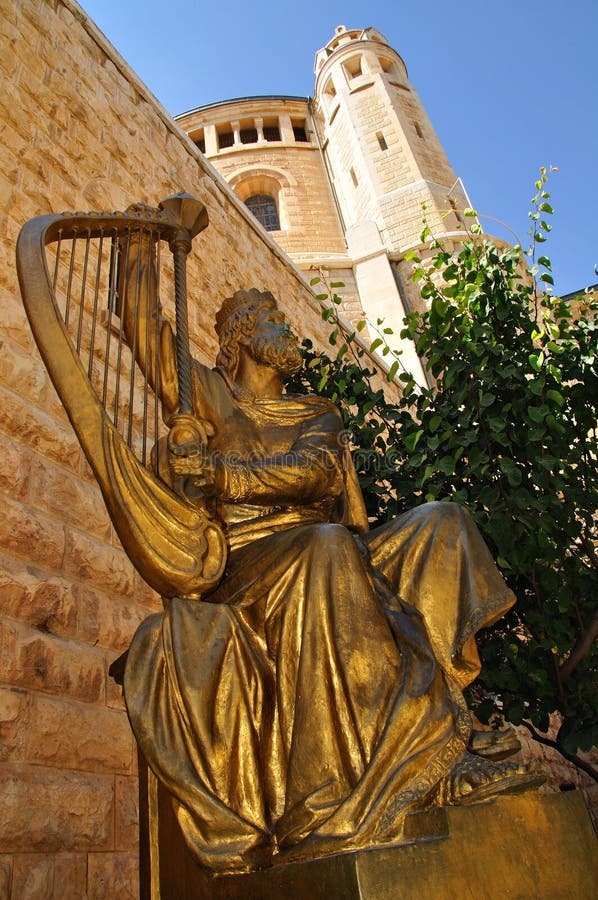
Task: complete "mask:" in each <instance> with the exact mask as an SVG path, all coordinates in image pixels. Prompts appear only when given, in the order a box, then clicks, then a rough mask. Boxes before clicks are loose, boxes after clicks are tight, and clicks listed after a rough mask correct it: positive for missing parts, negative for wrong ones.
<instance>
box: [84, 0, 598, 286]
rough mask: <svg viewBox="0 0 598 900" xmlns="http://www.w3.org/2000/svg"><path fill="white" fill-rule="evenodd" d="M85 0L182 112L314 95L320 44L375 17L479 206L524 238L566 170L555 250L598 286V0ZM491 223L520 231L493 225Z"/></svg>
mask: <svg viewBox="0 0 598 900" xmlns="http://www.w3.org/2000/svg"><path fill="white" fill-rule="evenodd" d="M82 6H83V8H84V9H85V11H86V12H87V13H88V14H89V15H90V17H91V18H92V19H93V20H94V21H95V23H96V24H97V25H98V26H99V28H100V29H101V30H102V31H103V32H104V34H105V35H106V36H107V37H108V39H109V40H110V41H111V42H112V43H113V44H114V46H115V47H116V49H117V50H118V51H119V52H120V53H121V55H122V56H123V57H124V58H125V59H126V60H127V62H128V63H129V65H130V66H131V67H132V68H133V69H134V70H135V71H136V72H137V74H138V75H139V76H140V77H141V78H142V79H143V81H144V82H145V83H146V84H147V86H148V87H149V88H150V90H151V91H152V92H153V93H154V94H155V96H156V97H157V98H158V100H160V102H161V103H162V104H163V105H164V106H165V107H166V109H167V110H168V111H169V112H170V113H172V114H173V115H175V114H177V113H180V112H184V111H186V110H189V109H192V108H194V107H196V106H202V105H203V104H206V103H211V102H213V101H216V100H225V99H230V98H233V97H243V96H251V95H259V94H293V95H298V96H309V95H311V94H313V87H314V75H313V61H314V56H315V53H316V51H317V50H318V49H319V48H320V47H322V46H323V45H324V44H325V43H326V42H327V41H328V40H329V39H330V38H331V37H332V34H333V32H334V28H335V26H336V25H338V24H341V23H342V24H344V25H346V26H347V27H348V28H361V27H367V26H369V25H372V26H374V27H375V28H377V29H378V30H379V31H381V32H382V33H383V34H384V35H386V37H387V38H388V40H389V42H390V44H391V45H392V46H393V47H394V48H395V50H397V51H398V53H400V54H401V56H402V57H403V60H404V61H405V63H406V65H407V70H408V73H409V77H410V80H411V82H412V84H413V85H414V87H415V89H416V90H417V91H418V93H419V95H420V97H421V99H422V101H423V103H424V105H425V107H426V110H427V112H428V115H429V116H430V119H431V120H432V124H433V125H434V127H435V129H436V131H437V133H438V135H439V137H440V140H441V141H442V143H443V145H444V148H445V150H446V152H447V155H448V157H449V160H450V161H451V163H452V165H453V168H454V170H455V172H456V174H457V175H459V176H460V177H461V178H462V179H463V182H464V184H465V187H466V189H467V191H468V193H469V196H470V198H471V201H472V204H473V205H474V207H475V208H476V209H477V210H478V212H479V213H481V214H484V215H488V216H492V217H493V218H495V219H499V220H501V221H502V222H505V223H506V224H507V225H508V226H509V228H510V229H512V230H513V231H514V232H515V233H517V234H518V235H519V237H520V240H521V242H522V243H523V245H524V246H527V242H528V238H527V230H528V227H529V224H530V223H529V219H528V218H527V211H528V209H529V204H530V200H531V197H532V196H533V193H534V188H533V182H534V180H535V178H536V176H537V172H538V169H539V167H540V166H541V165H546V166H550V165H552V166H558V168H559V171H558V172H556V173H554V174H553V175H552V176H551V178H550V184H549V190H550V191H551V193H552V198H553V206H554V209H555V216H554V217H553V220H552V224H553V231H552V235H551V238H550V241H549V242H548V243H547V244H545V245H543V248H542V249H543V252H545V253H546V255H548V256H549V257H550V258H551V259H552V262H553V268H554V274H555V281H556V289H557V291H558V292H560V293H568V292H570V291H574V290H578V289H583V288H584V287H585V286H586V285H588V284H593V283H596V282H598V275H597V274H596V272H595V268H594V267H595V266H596V265H597V264H598V173H597V171H596V169H597V165H598V50H597V44H598V2H596V0H569V2H564V0H544V2H543V3H541V2H534V3H530V2H529V0H527V2H526V0H502V2H496V3H488V2H484V0H476V2H474V0H453V2H452V3H449V2H446V0H444V2H440V0H428V2H427V3H416V4H414V3H409V4H407V3H400V2H398V0H394V2H390V0H370V2H369V3H368V4H365V3H362V2H361V3H359V2H356V0H344V2H338V0H319V2H318V0H295V2H288V0H279V2H278V3H266V2H260V0H252V2H251V3H249V2H247V0H245V2H243V0H225V2H222V3H218V2H212V3H206V2H205V0H196V2H192V0H187V2H185V0H169V2H168V3H165V2H163V0H161V2H157V0H83V2H82ZM416 9H418V10H419V12H416V11H415V10H416ZM486 227H487V230H488V231H490V232H491V233H495V234H498V235H499V236H501V237H505V238H507V239H511V238H512V235H510V233H509V232H508V231H505V230H504V229H502V228H501V227H500V226H499V225H496V224H495V223H494V222H491V221H488V222H486Z"/></svg>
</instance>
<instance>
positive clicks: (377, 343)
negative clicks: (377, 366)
mask: <svg viewBox="0 0 598 900" xmlns="http://www.w3.org/2000/svg"><path fill="white" fill-rule="evenodd" d="M383 343H384V341H383V340H382V338H374V340H373V341H372V343H371V344H370V353H373V352H374V350H377V349H378V347H381V346H382V344H383Z"/></svg>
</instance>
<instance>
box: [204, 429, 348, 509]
mask: <svg viewBox="0 0 598 900" xmlns="http://www.w3.org/2000/svg"><path fill="white" fill-rule="evenodd" d="M341 430H342V424H341V423H340V419H338V418H337V414H336V412H335V411H334V412H332V411H331V412H329V413H325V414H323V415H321V416H319V417H318V419H317V420H316V422H314V423H312V424H311V425H310V426H309V427H308V428H306V429H305V430H304V432H303V433H302V434H301V435H300V437H299V438H298V439H297V440H296V441H295V442H294V444H293V445H292V447H291V448H290V449H289V450H288V451H287V452H286V453H281V454H277V455H273V456H269V457H265V458H260V457H257V458H253V457H248V458H246V459H242V460H234V461H230V460H227V459H226V457H218V458H216V459H214V460H213V466H214V484H215V489H216V492H217V494H218V495H219V499H220V500H222V501H224V502H227V501H228V502H235V501H236V502H242V503H254V504H257V505H278V504H301V503H310V502H313V501H316V500H320V499H323V498H324V497H332V496H336V495H338V494H339V493H340V491H341V490H342V487H343V475H342V462H341V457H342V446H341V442H340V441H339V434H340V433H341Z"/></svg>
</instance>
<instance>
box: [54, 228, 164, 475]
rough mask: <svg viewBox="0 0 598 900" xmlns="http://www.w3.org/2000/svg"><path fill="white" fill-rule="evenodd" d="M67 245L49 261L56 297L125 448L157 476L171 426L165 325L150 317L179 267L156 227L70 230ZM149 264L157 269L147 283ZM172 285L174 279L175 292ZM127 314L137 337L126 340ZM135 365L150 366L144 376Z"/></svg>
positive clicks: (60, 243) (59, 243) (61, 243)
mask: <svg viewBox="0 0 598 900" xmlns="http://www.w3.org/2000/svg"><path fill="white" fill-rule="evenodd" d="M66 237H67V239H66V240H65V234H63V233H62V232H59V233H58V235H57V237H56V240H55V241H54V242H53V243H51V244H49V245H48V246H47V256H48V268H49V273H50V280H51V283H52V285H53V288H54V297H55V300H56V303H57V305H58V307H59V310H60V314H61V317H62V319H63V321H64V323H65V326H66V330H67V333H68V335H69V339H70V341H71V344H72V347H73V349H74V350H75V351H76V353H77V355H78V356H79V359H80V360H81V364H82V365H83V368H84V370H85V372H86V374H87V377H88V379H89V382H90V384H91V385H92V387H93V389H94V391H95V393H96V396H97V397H98V401H99V402H101V404H102V406H103V408H104V410H105V411H106V414H107V415H108V417H109V418H110V419H111V420H112V422H113V424H114V426H115V428H116V429H117V430H118V432H119V433H120V435H121V437H122V438H123V440H124V441H125V443H126V444H127V445H128V446H129V447H130V448H131V450H132V451H133V452H134V453H135V455H136V456H137V458H138V459H139V461H140V462H141V463H142V465H144V466H146V467H148V468H151V469H152V470H153V471H154V472H155V474H156V475H158V474H159V458H158V457H159V454H158V452H157V445H158V442H159V440H160V438H161V436H162V434H165V433H166V426H165V425H164V424H163V421H162V415H161V406H160V402H159V393H160V365H159V344H160V321H159V317H158V316H157V315H151V310H152V304H155V303H156V298H157V297H159V296H160V281H161V272H160V270H161V268H162V266H163V265H164V264H167V268H170V267H171V266H172V260H171V259H170V254H166V255H164V254H162V253H161V242H162V237H161V235H160V231H159V229H158V228H157V227H155V226H153V225H151V224H150V225H147V224H144V225H142V226H141V227H138V226H137V223H134V224H133V225H131V226H129V227H128V228H127V227H123V226H119V227H118V228H116V227H111V226H110V225H108V224H106V227H100V228H96V229H94V233H93V236H92V235H91V233H90V231H89V230H87V229H86V230H81V229H78V230H76V229H75V228H70V229H69V231H68V234H67V235H66ZM133 239H135V240H139V241H140V251H141V252H140V253H139V254H136V258H137V261H136V262H135V263H133V265H132V271H130V272H129V277H128V284H127V279H126V278H124V277H123V276H124V271H123V268H124V266H125V264H126V260H127V259H128V256H129V248H130V247H131V244H132V241H133ZM147 259H150V260H153V264H152V265H149V266H148V267H147V275H146V273H145V268H144V262H143V261H144V260H147ZM169 261H170V267H169V266H168V262H169ZM119 268H120V270H121V274H120V275H119ZM171 281H172V273H171V272H169V273H168V279H167V287H169V288H170V287H171V285H170V282H171ZM127 305H128V306H127ZM127 309H128V311H129V313H130V315H129V316H128V318H127V321H128V322H129V323H130V330H131V331H132V333H129V334H128V335H126V336H125V333H124V320H125V315H124V314H125V312H126V310H127ZM144 310H146V311H147V314H145V315H144V314H143V313H144ZM136 359H139V360H144V361H145V362H144V365H143V368H142V370H141V371H138V370H137V363H136ZM154 448H156V449H154Z"/></svg>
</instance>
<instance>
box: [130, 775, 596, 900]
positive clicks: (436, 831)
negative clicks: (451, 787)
mask: <svg viewBox="0 0 598 900" xmlns="http://www.w3.org/2000/svg"><path fill="white" fill-rule="evenodd" d="M148 796H149V809H148V812H149V813H150V815H149V826H150V828H149V834H148V836H147V837H148V840H147V842H145V841H144V842H142V845H143V844H145V850H146V851H149V853H148V857H149V858H148V857H146V860H145V862H146V868H145V872H144V877H143V878H142V897H143V898H144V900H146V898H147V900H281V898H283V900H299V898H301V900H411V898H412V900H429V898H434V900H455V898H456V897H463V898H475V900H496V898H498V897H510V898H513V900H516V898H521V900H523V898H525V900H529V898H534V897H536V898H542V900H561V898H562V900H573V898H582V897H583V898H585V897H588V898H589V897H593V896H596V895H595V893H594V892H595V890H596V885H598V844H597V842H596V836H595V834H594V831H593V828H592V825H591V822H590V818H589V816H588V813H587V810H586V808H585V805H584V802H583V800H582V797H581V795H580V794H578V793H577V792H567V793H563V794H543V795H540V794H536V793H529V794H525V795H522V796H514V797H501V798H497V799H496V800H493V801H491V802H489V803H485V804H479V805H475V806H470V807H460V808H459V807H453V808H447V809H446V810H435V811H432V813H431V815H426V814H422V815H421V818H420V817H419V816H414V817H413V820H414V822H413V826H412V827H413V836H414V839H415V840H416V843H413V844H409V845H406V846H405V845H403V846H400V847H392V846H389V847H386V848H384V849H377V850H364V851H355V852H349V853H342V854H339V855H337V856H330V857H326V858H324V859H317V860H310V861H307V862H301V863H289V864H287V865H280V866H275V867H273V868H271V869H267V870H263V871H261V872H255V873H252V874H250V875H221V876H211V875H210V874H209V873H207V872H206V871H205V870H204V869H202V868H201V867H199V866H198V865H197V864H196V863H195V861H194V860H193V858H192V857H191V854H190V853H189V851H188V850H187V848H186V845H185V844H184V841H183V839H182V837H181V834H180V831H179V828H178V824H177V822H176V819H175V817H174V813H173V811H172V806H171V803H170V798H169V797H168V795H167V794H166V793H165V792H163V791H162V790H158V788H157V784H156V782H155V779H154V778H153V776H152V775H151V773H150V783H149V793H148ZM156 813H157V815H156ZM418 820H419V821H418ZM426 830H427V832H428V833H427V836H424V833H425V832H426ZM443 833H444V836H442V835H443ZM143 862H144V861H143V860H142V864H143ZM147 862H149V866H147Z"/></svg>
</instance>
